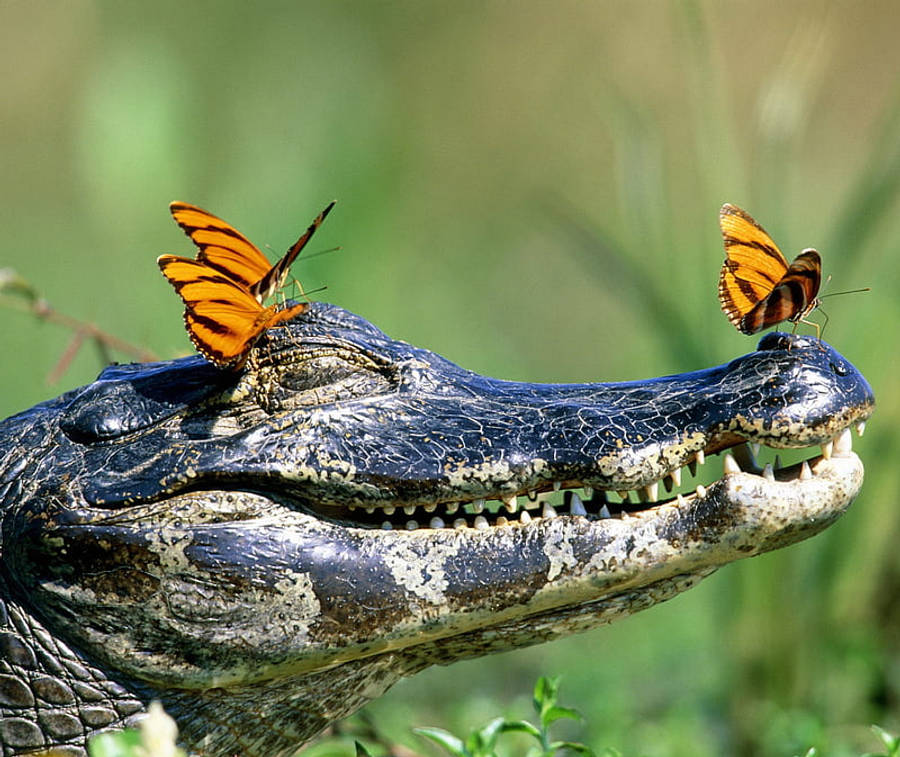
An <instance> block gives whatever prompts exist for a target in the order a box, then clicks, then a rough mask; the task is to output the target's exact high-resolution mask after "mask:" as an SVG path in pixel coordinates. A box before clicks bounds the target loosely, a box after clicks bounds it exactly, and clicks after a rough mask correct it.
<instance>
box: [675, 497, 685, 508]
mask: <svg viewBox="0 0 900 757" xmlns="http://www.w3.org/2000/svg"><path fill="white" fill-rule="evenodd" d="M675 499H676V500H677V502H678V506H679V507H683V506H684V505H685V504H686V503H685V501H684V497H683V496H682V495H681V494H679V495H678V496H676V497H675Z"/></svg>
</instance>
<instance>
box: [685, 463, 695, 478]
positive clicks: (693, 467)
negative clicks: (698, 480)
mask: <svg viewBox="0 0 900 757" xmlns="http://www.w3.org/2000/svg"><path fill="white" fill-rule="evenodd" d="M687 466H688V470H689V471H690V472H691V475H692V476H696V475H697V461H696V460H691V461H690V462H689V463H688V464H687Z"/></svg>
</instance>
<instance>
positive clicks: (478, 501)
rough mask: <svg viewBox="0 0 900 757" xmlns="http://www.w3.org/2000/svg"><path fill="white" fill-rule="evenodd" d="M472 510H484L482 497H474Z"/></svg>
mask: <svg viewBox="0 0 900 757" xmlns="http://www.w3.org/2000/svg"><path fill="white" fill-rule="evenodd" d="M472 512H473V513H480V512H484V500H483V499H476V500H475V501H474V502H473V503H472Z"/></svg>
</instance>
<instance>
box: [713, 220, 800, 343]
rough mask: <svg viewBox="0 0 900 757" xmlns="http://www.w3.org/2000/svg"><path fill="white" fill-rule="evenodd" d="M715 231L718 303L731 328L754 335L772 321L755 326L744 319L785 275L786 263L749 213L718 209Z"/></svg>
mask: <svg viewBox="0 0 900 757" xmlns="http://www.w3.org/2000/svg"><path fill="white" fill-rule="evenodd" d="M719 227H720V228H721V229H722V239H723V241H724V243H725V263H724V264H723V265H722V271H721V272H720V274H719V303H720V304H721V306H722V310H723V311H724V312H725V315H726V316H727V317H728V320H729V321H731V323H732V325H734V326H735V328H737V329H739V330H740V331H743V332H744V333H745V334H755V333H756V332H757V331H759V330H761V329H763V328H765V326H769V325H771V324H772V323H776V321H769V322H767V323H765V324H763V325H756V322H755V319H754V320H752V322H747V323H745V322H744V321H745V317H746V316H747V315H748V314H749V313H750V312H751V311H753V309H754V308H756V307H757V305H759V303H760V302H762V301H763V300H765V299H766V298H767V297H768V296H769V295H770V294H771V293H772V291H773V290H774V289H775V287H776V286H777V285H778V283H779V282H780V281H781V279H782V277H783V276H784V275H785V274H786V273H787V271H788V264H787V260H785V258H784V255H782V254H781V250H779V249H778V246H777V245H776V244H775V242H773V241H772V237H770V236H769V235H768V234H767V233H766V230H765V229H763V227H762V226H760V225H759V224H758V223H757V222H756V221H755V220H753V218H752V216H751V215H750V214H749V213H746V212H745V211H743V210H741V209H740V208H738V207H736V206H734V205H728V204H725V205H723V206H722V209H721V210H720V211H719ZM782 320H784V319H782ZM748 329H752V330H748Z"/></svg>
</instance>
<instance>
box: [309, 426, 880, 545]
mask: <svg viewBox="0 0 900 757" xmlns="http://www.w3.org/2000/svg"><path fill="white" fill-rule="evenodd" d="M865 425H866V424H865V421H859V422H858V423H856V424H855V427H856V430H857V433H858V434H859V435H860V436H862V435H863V433H864V431H865ZM760 447H761V445H760V444H758V443H753V442H740V443H738V444H735V445H734V446H732V447H730V448H729V449H730V451H725V449H726V448H725V447H723V448H720V449H718V450H716V451H715V452H714V453H712V454H716V455H717V454H719V453H720V452H724V455H723V457H722V468H723V476H722V478H720V479H718V480H717V481H715V482H713V483H711V484H707V485H703V484H698V485H697V487H696V489H695V490H694V492H692V493H688V494H682V493H678V494H676V495H674V496H671V497H668V498H663V499H660V498H659V485H660V483H662V484H663V487H664V488H665V490H666V491H667V492H671V491H672V490H673V489H677V488H679V487H680V486H681V482H682V477H681V472H682V468H676V469H674V470H672V471H671V472H670V473H669V474H668V475H667V476H666V477H665V478H664V479H662V481H656V482H654V483H652V484H649V485H647V486H645V487H644V488H643V489H642V490H640V491H628V490H622V491H616V492H612V491H605V490H602V489H594V488H592V487H590V486H586V485H582V484H581V483H580V482H576V483H571V482H566V483H565V484H562V483H561V482H554V484H552V485H551V486H548V487H545V489H544V490H540V491H539V490H530V491H526V492H522V493H521V494H518V495H516V494H513V495H507V496H503V497H502V498H501V497H496V498H484V499H475V500H473V501H470V502H442V503H434V504H426V505H422V504H419V505H412V504H411V505H405V506H394V505H384V506H377V505H368V506H365V507H363V506H356V505H349V506H348V507H347V508H346V511H345V510H344V509H343V508H335V507H328V506H323V507H321V508H315V509H316V510H317V511H318V512H319V513H320V514H323V515H326V516H327V517H329V518H332V519H335V520H338V521H340V522H342V523H344V525H350V526H357V527H362V528H381V529H384V530H393V529H406V530H408V531H414V530H418V529H443V528H474V529H488V528H493V527H499V526H508V525H515V524H529V523H532V522H533V521H536V520H539V519H542V518H553V517H557V516H561V515H570V516H580V517H584V518H587V519H588V520H592V521H593V520H598V519H599V520H602V519H606V518H625V517H629V516H633V515H635V514H636V513H639V512H645V511H649V510H654V509H656V508H657V507H662V506H667V505H672V504H677V505H678V506H679V507H685V506H687V507H689V506H691V505H692V504H693V503H695V502H696V501H697V500H700V499H705V498H706V496H707V492H708V490H709V489H710V488H712V487H713V486H716V485H718V484H719V483H720V482H722V481H723V480H724V479H725V478H727V477H729V476H746V477H753V479H754V481H753V482H752V483H753V484H754V485H755V486H763V487H766V486H770V485H771V488H772V489H775V488H776V487H777V486H783V485H784V484H790V485H791V486H793V487H803V486H805V485H812V484H809V483H808V482H813V483H814V484H816V485H822V484H823V483H825V484H828V483H833V484H834V485H835V486H838V487H841V488H843V485H844V482H845V481H852V480H853V479H854V478H856V477H857V475H858V473H859V472H860V471H861V470H862V463H861V461H860V460H859V458H858V457H857V456H856V455H855V454H854V453H853V443H852V437H851V433H850V429H849V428H845V429H844V430H843V431H841V432H840V433H839V434H838V435H837V436H836V437H835V438H834V439H833V440H832V441H829V442H827V443H825V444H822V445H821V448H820V449H821V455H817V456H812V457H810V458H808V459H806V460H803V461H801V462H799V463H796V464H794V465H791V466H787V467H782V465H781V462H780V457H779V455H778V454H777V452H776V454H775V461H774V463H766V464H765V465H763V466H761V465H760V464H759V463H758V462H757V455H758V454H759V451H760ZM767 449H774V448H769V447H767ZM805 449H810V450H811V449H814V448H813V447H807V448H805ZM706 457H707V455H706V452H704V451H703V450H701V451H699V452H698V453H697V454H696V455H695V457H694V459H693V460H691V461H690V462H689V463H687V467H688V469H689V470H690V472H691V475H696V473H697V470H698V466H701V465H704V464H705V462H706ZM814 479H817V481H814ZM560 491H562V502H561V503H560V502H556V503H551V502H550V499H551V497H552V495H553V493H555V492H560ZM772 497H773V498H774V497H775V492H774V491H773V492H772ZM553 499H556V500H558V499H559V496H556V497H553Z"/></svg>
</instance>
